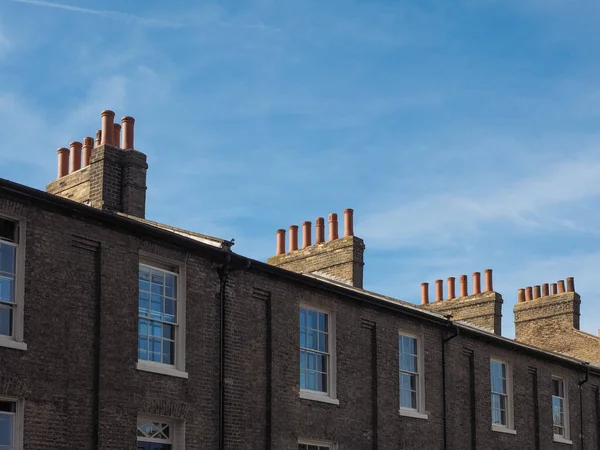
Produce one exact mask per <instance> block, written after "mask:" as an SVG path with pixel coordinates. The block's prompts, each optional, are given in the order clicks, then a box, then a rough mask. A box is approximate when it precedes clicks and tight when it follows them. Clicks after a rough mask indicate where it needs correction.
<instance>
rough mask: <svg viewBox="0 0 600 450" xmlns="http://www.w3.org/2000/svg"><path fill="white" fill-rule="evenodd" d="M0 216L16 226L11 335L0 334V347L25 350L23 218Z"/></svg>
mask: <svg viewBox="0 0 600 450" xmlns="http://www.w3.org/2000/svg"><path fill="white" fill-rule="evenodd" d="M0 218H2V219H6V220H9V221H11V222H15V223H16V224H17V228H18V243H17V244H16V248H17V252H16V255H17V261H16V277H15V304H14V306H13V308H14V309H13V311H14V312H13V335H12V336H0V347H8V348H14V349H16V350H27V344H26V343H25V342H24V341H23V329H24V325H25V324H24V320H25V313H24V308H25V245H26V243H25V235H26V232H25V230H26V228H25V218H24V217H21V216H16V215H13V214H7V213H4V212H2V213H0Z"/></svg>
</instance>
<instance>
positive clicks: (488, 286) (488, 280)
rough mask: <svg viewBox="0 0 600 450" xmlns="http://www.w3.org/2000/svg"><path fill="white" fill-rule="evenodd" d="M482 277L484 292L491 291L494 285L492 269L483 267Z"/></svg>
mask: <svg viewBox="0 0 600 450" xmlns="http://www.w3.org/2000/svg"><path fill="white" fill-rule="evenodd" d="M483 277H484V279H485V292H491V291H493V290H494V286H493V285H492V269H485V270H484V272H483Z"/></svg>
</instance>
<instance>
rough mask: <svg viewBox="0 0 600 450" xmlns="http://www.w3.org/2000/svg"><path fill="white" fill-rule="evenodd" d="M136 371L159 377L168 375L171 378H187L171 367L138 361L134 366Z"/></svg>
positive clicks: (186, 374)
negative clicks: (159, 375) (154, 374)
mask: <svg viewBox="0 0 600 450" xmlns="http://www.w3.org/2000/svg"><path fill="white" fill-rule="evenodd" d="M135 368H136V369H137V370H143V371H144V372H153V373H158V374H161V375H169V376H171V377H178V378H186V379H187V377H188V373H187V372H183V371H181V370H178V369H176V368H175V367H173V366H167V365H164V364H158V363H152V362H149V361H138V362H137V364H136V365H135Z"/></svg>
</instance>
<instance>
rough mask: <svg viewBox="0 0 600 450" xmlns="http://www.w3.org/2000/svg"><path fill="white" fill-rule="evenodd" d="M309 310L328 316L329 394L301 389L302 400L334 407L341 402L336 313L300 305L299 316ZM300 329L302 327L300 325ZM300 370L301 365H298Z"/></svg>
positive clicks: (308, 305) (308, 304)
mask: <svg viewBox="0 0 600 450" xmlns="http://www.w3.org/2000/svg"><path fill="white" fill-rule="evenodd" d="M301 308H307V309H311V310H313V311H318V312H322V313H325V314H327V316H328V325H329V332H328V334H327V345H328V347H329V373H328V379H327V381H328V386H329V389H328V392H319V391H313V390H311V389H302V388H301V389H300V398H303V399H306V400H314V401H318V402H323V403H330V404H332V405H339V404H340V401H339V400H338V398H337V369H336V366H337V364H336V334H335V333H336V329H335V313H334V312H333V311H331V310H329V309H323V308H320V307H318V306H315V305H314V304H310V303H300V306H299V307H298V316H296V317H299V315H300V309H301ZM296 323H298V322H296ZM298 327H300V325H298ZM299 355H300V343H298V356H299ZM298 370H300V365H299V363H298Z"/></svg>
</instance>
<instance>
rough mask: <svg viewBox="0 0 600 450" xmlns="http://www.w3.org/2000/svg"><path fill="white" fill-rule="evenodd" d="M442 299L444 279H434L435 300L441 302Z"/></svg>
mask: <svg viewBox="0 0 600 450" xmlns="http://www.w3.org/2000/svg"><path fill="white" fill-rule="evenodd" d="M443 299H444V281H443V280H435V301H436V302H441V301H442V300H443Z"/></svg>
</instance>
